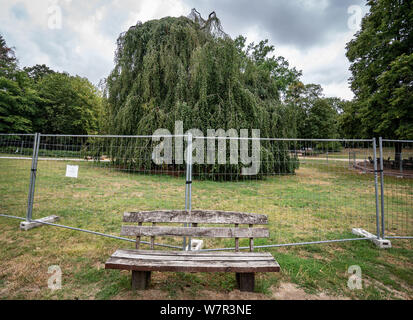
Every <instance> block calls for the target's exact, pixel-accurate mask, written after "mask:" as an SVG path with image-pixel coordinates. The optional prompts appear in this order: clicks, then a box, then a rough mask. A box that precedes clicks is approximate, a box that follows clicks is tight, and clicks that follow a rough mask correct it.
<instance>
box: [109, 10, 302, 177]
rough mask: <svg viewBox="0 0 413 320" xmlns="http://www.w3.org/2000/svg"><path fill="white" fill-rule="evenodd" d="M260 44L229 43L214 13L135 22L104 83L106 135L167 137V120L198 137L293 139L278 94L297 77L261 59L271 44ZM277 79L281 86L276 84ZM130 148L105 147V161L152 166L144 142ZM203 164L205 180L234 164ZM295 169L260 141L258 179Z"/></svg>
mask: <svg viewBox="0 0 413 320" xmlns="http://www.w3.org/2000/svg"><path fill="white" fill-rule="evenodd" d="M266 43H267V42H266V41H262V42H261V43H260V45H257V46H255V47H253V46H252V45H250V46H249V47H248V48H247V49H245V48H244V47H245V38H243V37H239V38H237V39H236V40H235V41H234V40H232V39H231V38H230V37H229V36H228V35H226V34H225V33H224V32H223V30H222V27H221V24H220V21H219V19H218V18H217V17H216V15H215V13H211V14H210V15H209V18H208V19H207V20H204V19H202V17H201V16H200V15H199V13H198V12H197V11H196V10H194V9H193V10H192V12H191V15H190V16H188V17H180V18H172V17H166V18H163V19H160V20H152V21H148V22H146V23H144V24H142V23H139V22H138V24H137V25H136V26H132V27H131V28H130V29H129V30H128V31H127V32H125V33H122V34H121V35H120V36H119V38H118V41H117V46H118V48H117V51H116V55H115V64H116V65H115V68H114V69H113V71H112V72H111V74H110V75H109V77H108V78H107V79H106V89H105V90H106V96H107V110H106V112H107V121H106V133H110V134H119V135H134V134H139V135H151V134H153V133H154V131H155V130H157V129H158V128H165V129H168V130H169V131H170V132H172V133H173V132H174V125H175V121H182V122H183V129H184V132H185V131H186V130H189V129H191V128H197V129H200V130H201V131H202V132H203V133H204V134H205V135H206V132H207V129H219V128H222V129H224V130H228V129H230V128H231V129H236V130H237V131H238V132H239V130H240V129H249V132H250V136H251V129H260V135H261V137H277V136H283V137H285V136H295V134H296V132H295V127H296V126H295V120H294V117H293V116H292V114H293V112H292V110H287V109H288V107H287V106H286V105H283V104H282V103H281V100H280V95H281V91H282V90H283V89H286V86H287V84H288V83H287V84H286V81H287V82H288V81H290V82H292V81H295V80H296V78H297V74H298V73H297V72H296V71H295V69H294V70H293V69H289V68H288V63H286V61H285V60H282V61H281V60H280V59H279V58H281V57H279V58H277V59H274V58H267V57H266V55H267V54H268V53H269V52H271V51H272V50H273V47H269V46H266ZM251 52H252V53H251ZM281 74H282V76H283V77H284V80H285V79H287V80H286V81H284V82H283V81H280V77H281ZM286 74H287V75H288V76H286ZM288 77H289V78H288ZM290 78H291V79H290ZM288 79H290V80H288ZM280 83H283V84H282V85H280ZM283 86H284V87H283ZM290 111H291V112H290ZM133 143H135V144H136V145H134V146H126V145H125V146H124V148H111V150H114V151H113V153H112V154H111V158H112V159H113V160H114V161H120V159H125V158H127V159H129V160H128V163H127V164H125V165H127V166H136V167H137V168H145V169H149V168H154V164H153V163H151V155H150V154H151V152H152V145H150V144H151V142H150V141H144V140H142V141H134V142H133ZM227 150H229V147H227ZM125 153H127V154H125ZM228 153H229V151H228ZM116 159H119V160H116ZM228 159H229V157H228ZM131 162H132V163H131ZM205 166H207V168H208V169H207V170H205V168H204V167H203V168H202V169H200V170H201V172H203V173H205V172H208V173H209V174H210V177H211V178H217V177H219V175H217V173H219V172H225V173H226V175H225V176H227V177H229V176H232V178H234V174H235V175H236V174H240V172H241V167H242V165H230V164H228V165H218V164H215V165H205ZM296 167H297V161H296V159H290V156H289V154H288V150H287V148H286V147H285V146H283V145H282V144H281V143H280V142H277V143H274V142H261V167H260V173H259V174H258V175H261V174H265V173H274V172H278V173H291V172H294V169H295V168H296ZM174 168H177V167H176V166H174ZM193 172H194V173H196V172H197V170H196V168H195V169H194V171H193ZM228 173H232V174H229V175H228ZM224 178H225V177H224V176H222V177H221V178H220V179H224Z"/></svg>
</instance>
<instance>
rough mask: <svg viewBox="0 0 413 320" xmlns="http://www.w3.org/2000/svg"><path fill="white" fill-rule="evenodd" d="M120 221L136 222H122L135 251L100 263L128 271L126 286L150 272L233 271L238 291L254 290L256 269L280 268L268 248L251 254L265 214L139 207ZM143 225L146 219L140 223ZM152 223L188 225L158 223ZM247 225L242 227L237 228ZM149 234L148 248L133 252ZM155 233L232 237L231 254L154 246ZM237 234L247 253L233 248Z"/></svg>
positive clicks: (135, 285)
mask: <svg viewBox="0 0 413 320" xmlns="http://www.w3.org/2000/svg"><path fill="white" fill-rule="evenodd" d="M123 221H124V222H129V223H133V222H136V223H138V226H136V225H135V226H130V225H127V226H122V230H121V235H122V236H134V237H136V249H125V250H117V251H116V252H115V253H114V254H113V255H112V256H111V257H110V258H109V259H108V260H107V261H106V263H105V269H121V270H131V271H132V289H137V290H143V289H146V288H147V287H148V285H149V283H150V278H151V272H152V271H171V272H234V273H235V274H236V280H237V285H238V288H239V289H240V290H241V291H254V282H255V280H254V279H255V273H256V272H279V271H280V266H279V265H278V263H277V262H276V261H275V260H274V258H273V257H272V255H271V254H270V253H268V252H253V250H254V238H267V237H269V231H268V229H266V228H253V225H255V224H258V225H264V224H268V218H267V216H265V215H260V214H252V213H240V212H227V211H204V210H193V211H191V212H188V211H142V212H125V213H124V215H123ZM143 223H151V224H152V225H150V226H143V225H142V224H143ZM157 223H179V224H183V223H186V224H189V225H190V227H183V226H170V225H168V226H158V225H157ZM199 224H233V225H234V226H233V227H226V228H223V227H204V226H202V227H201V226H199ZM240 225H248V227H247V228H246V227H239V226H240ZM143 236H149V237H151V238H150V239H151V240H150V241H151V242H150V249H151V250H139V245H140V241H141V237H143ZM155 236H173V237H207V238H235V252H215V251H214V252H211V251H207V252H200V251H165V250H162V251H161V250H154V241H155ZM239 238H249V251H250V252H240V251H239Z"/></svg>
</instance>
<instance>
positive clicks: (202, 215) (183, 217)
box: [123, 210, 268, 224]
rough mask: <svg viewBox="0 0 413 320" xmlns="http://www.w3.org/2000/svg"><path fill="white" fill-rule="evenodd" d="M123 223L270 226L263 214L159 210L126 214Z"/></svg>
mask: <svg viewBox="0 0 413 320" xmlns="http://www.w3.org/2000/svg"><path fill="white" fill-rule="evenodd" d="M123 222H160V223H162V222H163V223H199V224H268V217H267V216H266V215H263V214H256V213H245V212H234V211H212V210H192V211H191V212H189V211H186V210H158V211H139V212H125V213H124V214H123Z"/></svg>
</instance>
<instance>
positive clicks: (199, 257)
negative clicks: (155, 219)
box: [112, 251, 274, 261]
mask: <svg viewBox="0 0 413 320" xmlns="http://www.w3.org/2000/svg"><path fill="white" fill-rule="evenodd" d="M112 258H124V259H138V260H161V261H211V258H212V257H211V256H203V255H193V256H179V255H175V256H171V255H162V254H159V255H140V254H138V253H125V252H118V251H117V252H115V253H114V254H113V255H112ZM213 258H214V261H273V260H274V258H273V257H268V256H267V255H265V256H251V257H250V256H248V255H239V256H234V257H228V256H219V257H213Z"/></svg>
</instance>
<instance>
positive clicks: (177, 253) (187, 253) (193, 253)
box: [116, 249, 273, 258]
mask: <svg viewBox="0 0 413 320" xmlns="http://www.w3.org/2000/svg"><path fill="white" fill-rule="evenodd" d="M116 252H118V253H130V254H139V255H163V256H183V257H191V256H203V257H214V258H220V257H240V256H241V257H243V256H245V255H246V254H247V255H248V256H250V257H270V258H273V256H272V255H271V253H269V252H246V251H243V252H234V251H172V250H162V251H160V250H136V249H118V250H116Z"/></svg>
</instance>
